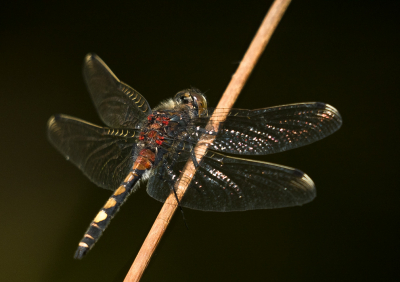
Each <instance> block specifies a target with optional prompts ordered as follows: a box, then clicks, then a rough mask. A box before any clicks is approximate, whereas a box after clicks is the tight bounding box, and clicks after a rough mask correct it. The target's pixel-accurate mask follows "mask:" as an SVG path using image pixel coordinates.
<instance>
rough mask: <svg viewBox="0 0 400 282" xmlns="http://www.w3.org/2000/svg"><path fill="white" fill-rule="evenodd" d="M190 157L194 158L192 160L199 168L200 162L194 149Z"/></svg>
mask: <svg viewBox="0 0 400 282" xmlns="http://www.w3.org/2000/svg"><path fill="white" fill-rule="evenodd" d="M190 157H191V158H192V162H193V165H194V167H195V168H196V169H197V168H198V167H199V162H198V161H197V159H196V155H195V153H194V150H191V151H190Z"/></svg>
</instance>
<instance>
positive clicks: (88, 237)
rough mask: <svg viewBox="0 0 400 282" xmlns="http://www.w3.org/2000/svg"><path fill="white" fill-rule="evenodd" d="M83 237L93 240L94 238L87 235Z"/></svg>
mask: <svg viewBox="0 0 400 282" xmlns="http://www.w3.org/2000/svg"><path fill="white" fill-rule="evenodd" d="M84 237H86V238H89V239H92V240H94V238H93V237H92V236H90V235H89V234H85V236H84Z"/></svg>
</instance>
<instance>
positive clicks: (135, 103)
mask: <svg viewBox="0 0 400 282" xmlns="http://www.w3.org/2000/svg"><path fill="white" fill-rule="evenodd" d="M83 74H84V77H85V81H86V84H87V87H88V89H89V92H90V95H91V96H92V99H93V102H94V104H95V106H96V108H97V111H98V113H99V115H100V118H101V119H102V120H103V122H104V123H105V124H106V125H107V126H109V127H113V128H135V126H136V125H137V124H138V122H140V121H141V120H143V119H144V118H146V117H147V116H148V115H149V114H150V113H151V109H150V106H149V104H148V103H147V101H146V99H145V98H144V97H143V96H142V95H141V94H140V93H139V92H137V91H136V90H135V89H133V88H132V87H130V86H129V85H127V84H125V83H123V82H122V81H120V80H119V79H118V78H117V77H116V76H115V74H114V73H113V72H112V71H111V70H110V69H109V68H108V66H107V65H106V64H105V63H104V62H103V61H102V60H101V59H100V58H99V57H98V56H97V55H95V54H88V55H87V56H86V58H85V63H84V66H83Z"/></svg>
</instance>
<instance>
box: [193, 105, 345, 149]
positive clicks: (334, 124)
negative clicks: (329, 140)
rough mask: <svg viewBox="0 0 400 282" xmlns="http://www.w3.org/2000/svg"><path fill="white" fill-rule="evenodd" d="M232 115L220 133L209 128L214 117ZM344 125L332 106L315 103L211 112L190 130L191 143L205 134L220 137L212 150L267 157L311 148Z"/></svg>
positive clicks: (222, 126)
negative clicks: (309, 145) (305, 147)
mask: <svg viewBox="0 0 400 282" xmlns="http://www.w3.org/2000/svg"><path fill="white" fill-rule="evenodd" d="M226 111H229V115H228V117H227V119H226V120H225V121H224V122H221V123H220V124H221V125H220V128H219V130H218V132H215V131H213V130H212V128H211V129H210V128H207V127H206V125H207V123H208V121H209V120H210V117H211V115H212V114H213V113H216V114H217V119H218V116H219V113H223V112H226ZM341 125H342V118H341V116H340V114H339V112H338V111H337V110H336V109H335V108H334V107H332V106H331V105H328V104H325V103H320V102H313V103H298V104H290V105H282V106H276V107H270V108H265V109H257V110H242V109H231V110H225V109H209V111H208V115H207V116H203V117H200V118H195V119H193V121H192V123H191V125H190V126H189V127H188V132H190V134H191V136H190V139H189V140H191V141H192V143H195V142H197V141H198V140H199V136H200V135H201V134H202V133H208V134H214V135H217V136H216V139H215V141H214V142H213V144H212V145H211V146H210V149H212V150H217V151H221V152H226V153H231V154H241V155H267V154H273V153H278V152H283V151H287V150H290V149H294V148H298V147H301V146H305V145H308V144H311V143H313V142H315V141H318V140H320V139H322V138H325V137H327V136H328V135H330V134H332V133H333V132H335V131H336V130H338V129H339V128H340V126H341Z"/></svg>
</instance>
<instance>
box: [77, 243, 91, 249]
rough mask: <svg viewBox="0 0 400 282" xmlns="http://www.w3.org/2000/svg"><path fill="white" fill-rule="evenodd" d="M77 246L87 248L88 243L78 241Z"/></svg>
mask: <svg viewBox="0 0 400 282" xmlns="http://www.w3.org/2000/svg"><path fill="white" fill-rule="evenodd" d="M79 246H80V247H84V248H89V246H88V244H86V243H83V242H80V243H79Z"/></svg>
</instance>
